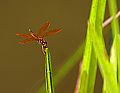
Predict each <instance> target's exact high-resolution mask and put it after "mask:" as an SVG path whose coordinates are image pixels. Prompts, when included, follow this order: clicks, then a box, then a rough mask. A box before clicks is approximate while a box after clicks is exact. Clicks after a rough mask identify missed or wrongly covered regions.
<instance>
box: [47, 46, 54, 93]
mask: <svg viewBox="0 0 120 93" xmlns="http://www.w3.org/2000/svg"><path fill="white" fill-rule="evenodd" d="M45 52H46V54H45V61H46V62H45V80H46V93H54V87H53V79H52V78H53V77H52V66H51V56H50V53H49V50H48V48H46V49H45Z"/></svg>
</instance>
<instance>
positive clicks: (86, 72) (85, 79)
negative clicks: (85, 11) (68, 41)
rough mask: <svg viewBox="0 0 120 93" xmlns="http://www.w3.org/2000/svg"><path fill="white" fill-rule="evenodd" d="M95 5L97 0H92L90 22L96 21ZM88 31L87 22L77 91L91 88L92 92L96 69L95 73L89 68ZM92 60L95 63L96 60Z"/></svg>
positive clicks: (89, 41) (89, 35)
mask: <svg viewBox="0 0 120 93" xmlns="http://www.w3.org/2000/svg"><path fill="white" fill-rule="evenodd" d="M97 6H98V0H93V1H92V6H91V12H90V19H89V22H92V23H93V24H95V21H96V12H97ZM90 31H91V26H90V25H89V24H88V29H87V36H86V45H85V52H84V55H83V63H82V69H81V73H80V82H79V93H88V92H89V90H91V92H92V90H93V86H94V82H95V76H96V69H94V70H95V73H92V72H93V71H92V70H91V69H90V62H91V55H92V54H93V53H92V38H91V32H90ZM93 62H94V63H95V62H96V60H95V61H93ZM94 63H93V64H94ZM95 64H96V63H95ZM94 66H97V65H94ZM95 68H96V67H95ZM90 71H91V74H93V77H91V75H90ZM90 80H92V81H90ZM89 88H91V89H89Z"/></svg>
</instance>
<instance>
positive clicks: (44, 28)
mask: <svg viewBox="0 0 120 93" xmlns="http://www.w3.org/2000/svg"><path fill="white" fill-rule="evenodd" d="M49 26H50V22H46V23H44V24H43V25H42V26H41V27H40V29H39V32H38V33H37V36H40V35H42V34H44V33H45V31H46V29H48V28H49Z"/></svg>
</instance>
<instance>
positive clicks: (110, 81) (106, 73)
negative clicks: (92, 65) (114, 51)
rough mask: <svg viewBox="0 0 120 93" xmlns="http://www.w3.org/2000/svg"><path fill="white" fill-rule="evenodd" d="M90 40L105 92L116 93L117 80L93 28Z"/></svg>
mask: <svg viewBox="0 0 120 93" xmlns="http://www.w3.org/2000/svg"><path fill="white" fill-rule="evenodd" d="M91 25H92V24H91ZM93 27H94V26H93ZM92 38H93V46H94V49H95V54H96V56H97V58H98V64H99V67H100V71H101V73H102V76H103V78H104V80H105V82H106V89H107V90H106V91H107V93H118V89H117V79H116V77H115V73H114V71H113V67H112V65H111V64H110V63H109V61H108V58H107V56H106V54H105V52H104V48H103V47H102V46H101V45H102V44H103V42H102V41H101V40H100V38H99V37H98V36H97V34H96V32H95V28H93V30H92Z"/></svg>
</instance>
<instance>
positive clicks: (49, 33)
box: [42, 29, 61, 37]
mask: <svg viewBox="0 0 120 93" xmlns="http://www.w3.org/2000/svg"><path fill="white" fill-rule="evenodd" d="M59 32H61V29H54V30H50V31H49V32H46V33H45V34H43V36H42V37H46V36H51V35H54V34H57V33H59Z"/></svg>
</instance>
